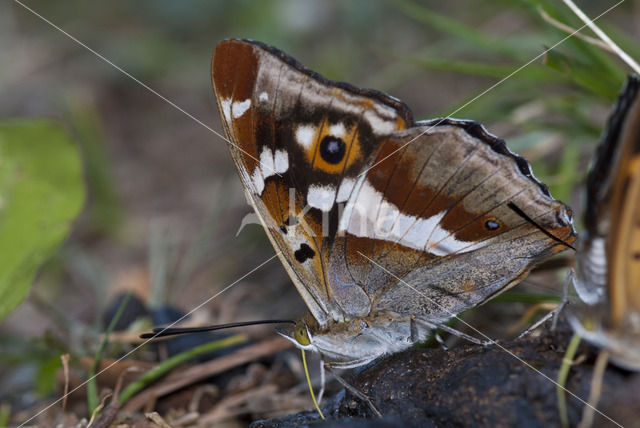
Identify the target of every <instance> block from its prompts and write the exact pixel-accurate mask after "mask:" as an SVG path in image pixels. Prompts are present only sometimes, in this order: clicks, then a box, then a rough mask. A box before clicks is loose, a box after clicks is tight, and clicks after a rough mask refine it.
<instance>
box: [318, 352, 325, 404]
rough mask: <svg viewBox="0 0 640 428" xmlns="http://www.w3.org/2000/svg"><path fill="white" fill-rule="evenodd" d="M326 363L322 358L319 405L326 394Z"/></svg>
mask: <svg viewBox="0 0 640 428" xmlns="http://www.w3.org/2000/svg"><path fill="white" fill-rule="evenodd" d="M324 364H325V363H324V360H323V359H322V358H320V392H319V393H318V405H319V404H320V403H322V396H323V395H324V385H325V381H326V377H325V371H324Z"/></svg>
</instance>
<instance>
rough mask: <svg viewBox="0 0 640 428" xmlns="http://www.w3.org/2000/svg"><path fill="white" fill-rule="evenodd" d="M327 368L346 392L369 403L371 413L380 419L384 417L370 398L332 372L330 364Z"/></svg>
mask: <svg viewBox="0 0 640 428" xmlns="http://www.w3.org/2000/svg"><path fill="white" fill-rule="evenodd" d="M326 368H327V370H328V371H329V373H331V374H332V375H333V377H335V378H336V380H337V381H338V382H340V384H341V385H342V386H344V388H345V389H346V390H348V391H349V392H350V393H352V394H353V395H355V396H356V397H358V398H359V399H360V400H362V401H364V402H365V403H367V406H369V409H371V411H372V412H373V414H374V415H376V416H377V417H379V418H381V417H382V413H380V410H378V409H377V408H376V406H375V405H374V404H373V402H372V401H371V399H370V398H369V396H368V395H366V394H365V393H364V392H362V391H360V390H358V389H357V388H356V387H354V386H352V385H350V384H349V383H348V382H347V381H346V380H344V379H343V378H342V377H341V376H340V375H338V374H337V373H336V372H335V371H334V370H332V369H331V366H330V365H329V364H327V367H326Z"/></svg>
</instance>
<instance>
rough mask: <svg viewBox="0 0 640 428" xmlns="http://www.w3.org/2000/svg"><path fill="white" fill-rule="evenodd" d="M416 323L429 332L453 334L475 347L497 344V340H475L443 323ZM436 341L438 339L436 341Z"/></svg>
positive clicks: (422, 321)
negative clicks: (439, 330) (438, 331)
mask: <svg viewBox="0 0 640 428" xmlns="http://www.w3.org/2000/svg"><path fill="white" fill-rule="evenodd" d="M416 321H417V322H420V323H422V324H423V325H424V326H425V327H426V328H428V329H430V330H436V329H441V330H444V331H446V332H447V333H450V334H453V335H454V336H457V337H459V338H461V339H464V340H466V341H469V342H471V343H475V344H476V345H482V346H489V345H494V344H496V343H498V341H497V340H491V339H489V340H480V339H478V338H475V337H473V336H471V335H468V334H466V333H463V332H461V331H459V330H456V329H455V328H451V327H449V326H448V325H446V324H443V323H430V322H428V321H425V320H420V319H419V320H416ZM436 340H438V339H436Z"/></svg>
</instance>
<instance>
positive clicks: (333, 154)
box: [320, 135, 346, 165]
mask: <svg viewBox="0 0 640 428" xmlns="http://www.w3.org/2000/svg"><path fill="white" fill-rule="evenodd" d="M345 152H346V145H345V144H344V141H342V139H341V138H338V137H334V136H333V135H327V136H326V137H324V138H323V139H322V141H321V142H320V156H322V159H324V161H325V162H327V163H330V164H333V165H335V164H338V163H340V162H341V161H342V159H343V158H344V154H345Z"/></svg>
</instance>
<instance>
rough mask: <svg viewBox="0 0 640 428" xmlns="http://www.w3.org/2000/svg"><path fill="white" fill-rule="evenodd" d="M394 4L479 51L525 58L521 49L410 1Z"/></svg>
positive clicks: (414, 17)
mask: <svg viewBox="0 0 640 428" xmlns="http://www.w3.org/2000/svg"><path fill="white" fill-rule="evenodd" d="M393 4H394V5H395V6H396V7H397V8H398V9H399V10H400V11H401V12H403V13H405V14H406V15H407V16H409V17H411V18H413V19H415V20H416V21H419V22H422V23H424V24H426V25H428V26H429V27H431V28H434V29H436V30H438V31H441V32H442V33H444V34H448V35H450V36H453V37H455V38H458V39H460V40H464V41H465V42H467V43H468V44H469V45H470V46H474V47H476V48H477V49H481V50H483V51H487V52H492V53H496V54H499V55H502V56H505V57H507V58H511V59H513V60H522V58H523V52H522V49H521V48H520V47H518V46H511V45H510V44H508V43H505V42H503V41H502V40H500V39H498V38H495V37H491V36H487V35H486V34H485V33H483V32H481V31H478V30H476V29H475V28H473V27H470V26H468V25H465V24H463V23H461V22H460V21H457V20H455V19H452V18H449V17H448V16H446V15H442V14H439V13H437V12H434V11H433V10H431V9H428V8H426V7H423V6H421V5H418V4H416V3H414V2H412V1H409V0H395V1H394V2H393Z"/></svg>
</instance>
